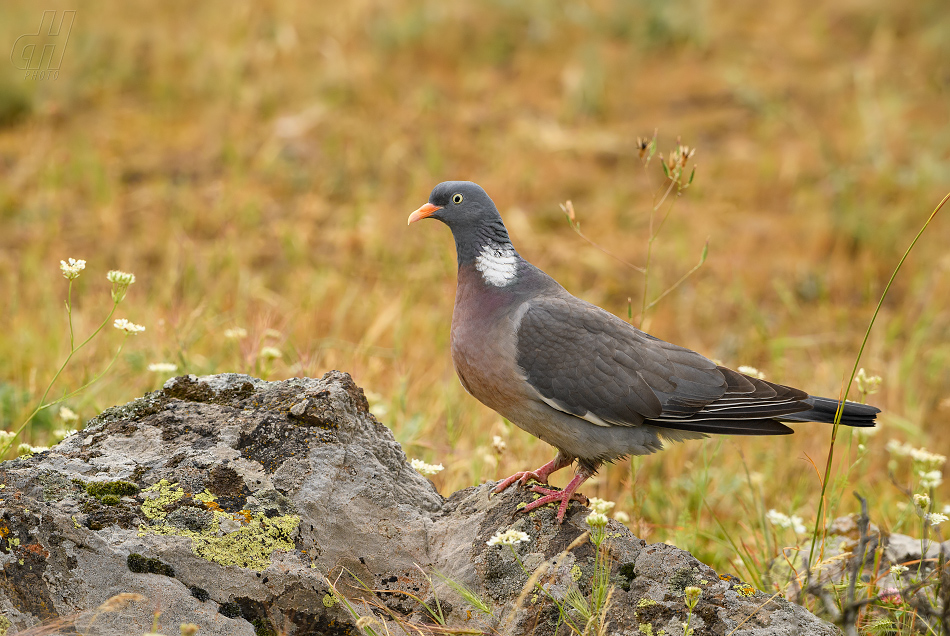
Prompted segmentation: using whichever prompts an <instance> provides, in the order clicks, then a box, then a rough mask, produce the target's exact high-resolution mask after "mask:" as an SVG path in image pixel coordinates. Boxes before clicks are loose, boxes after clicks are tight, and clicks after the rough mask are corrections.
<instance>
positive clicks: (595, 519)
mask: <svg viewBox="0 0 950 636" xmlns="http://www.w3.org/2000/svg"><path fill="white" fill-rule="evenodd" d="M611 503H613V502H611ZM586 521H587V525H589V526H590V527H591V528H603V527H604V526H606V525H607V515H605V514H604V513H602V512H592V513H590V514H589V515H587V520H586Z"/></svg>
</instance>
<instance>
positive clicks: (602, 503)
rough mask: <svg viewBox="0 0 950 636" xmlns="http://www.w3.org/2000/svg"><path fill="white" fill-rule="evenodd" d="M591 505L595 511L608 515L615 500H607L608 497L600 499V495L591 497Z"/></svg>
mask: <svg viewBox="0 0 950 636" xmlns="http://www.w3.org/2000/svg"><path fill="white" fill-rule="evenodd" d="M589 507H590V509H591V510H593V511H594V512H599V513H601V514H603V515H606V514H607V513H608V512H610V511H611V510H612V509H613V507H614V502H612V501H607V500H606V499H600V498H598V497H591V498H590V506H589Z"/></svg>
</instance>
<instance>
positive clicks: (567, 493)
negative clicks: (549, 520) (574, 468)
mask: <svg viewBox="0 0 950 636" xmlns="http://www.w3.org/2000/svg"><path fill="white" fill-rule="evenodd" d="M588 477H589V475H585V474H582V473H580V472H579V473H578V474H577V475H575V476H574V479H572V480H571V483H569V484H568V485H567V487H566V488H564V490H551V489H550V488H542V487H541V486H533V487H532V488H531V490H532V491H533V492H536V493H540V494H542V495H544V496H543V497H541V498H540V499H536V500H535V501H532V502H531V503H529V504H528V505H527V506H525V507H524V508H522V509H521V512H531V511H532V510H536V509H538V508H540V507H541V506H546V505H548V504H549V503H554V502H559V503H560V505H559V506H558V507H557V522H558V523H564V515H565V514H567V506H568V504H570V503H571V502H572V501H579V502H581V503H583V504H584V505H587V504H588V500H587V497H585V496H584V495H582V494H581V493H579V492H577V489H578V487H580V485H581V484H582V483H584V482H585V481H587V478H588Z"/></svg>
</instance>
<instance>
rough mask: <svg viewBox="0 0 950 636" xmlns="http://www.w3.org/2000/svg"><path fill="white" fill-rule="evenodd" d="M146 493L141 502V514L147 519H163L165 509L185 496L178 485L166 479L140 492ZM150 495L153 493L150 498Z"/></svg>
mask: <svg viewBox="0 0 950 636" xmlns="http://www.w3.org/2000/svg"><path fill="white" fill-rule="evenodd" d="M142 492H143V493H146V496H145V501H143V502H142V514H144V515H145V516H146V517H148V518H149V519H164V518H165V515H166V514H168V513H166V512H165V507H166V506H169V505H171V504H173V503H175V502H176V501H178V500H179V499H181V498H182V497H184V496H185V491H184V490H182V489H181V488H179V487H178V483H177V482H176V483H174V484H172V483H170V482H169V481H168V480H167V479H162V480H161V481H159V482H158V483H156V484H152V485H151V486H149V487H148V488H145V489H143V490H142ZM151 493H155V494H154V496H151Z"/></svg>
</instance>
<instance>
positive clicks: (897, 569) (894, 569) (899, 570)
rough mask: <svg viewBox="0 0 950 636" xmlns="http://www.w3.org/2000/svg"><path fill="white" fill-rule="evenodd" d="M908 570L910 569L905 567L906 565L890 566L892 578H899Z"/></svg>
mask: <svg viewBox="0 0 950 636" xmlns="http://www.w3.org/2000/svg"><path fill="white" fill-rule="evenodd" d="M909 569H910V568H909V567H907V566H906V565H892V566H891V574H893V575H894V576H900V575H902V574H903V573H904V572H906V571H907V570H909Z"/></svg>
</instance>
